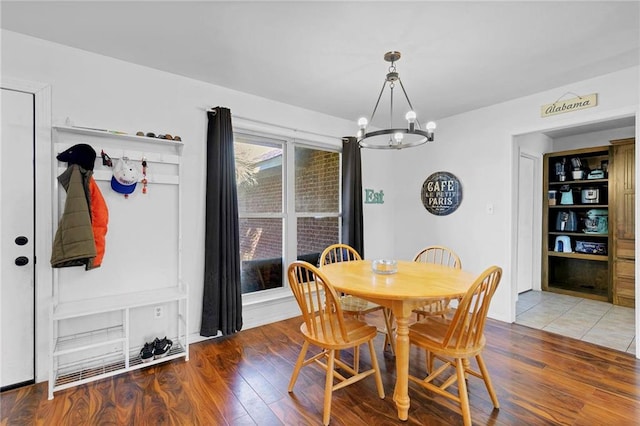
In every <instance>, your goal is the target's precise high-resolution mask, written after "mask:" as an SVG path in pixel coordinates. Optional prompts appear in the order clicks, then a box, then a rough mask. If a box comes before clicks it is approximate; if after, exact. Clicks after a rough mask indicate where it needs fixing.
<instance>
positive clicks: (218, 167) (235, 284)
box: [200, 107, 242, 336]
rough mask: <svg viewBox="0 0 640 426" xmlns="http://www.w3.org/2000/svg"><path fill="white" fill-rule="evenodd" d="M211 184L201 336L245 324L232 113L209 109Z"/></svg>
mask: <svg viewBox="0 0 640 426" xmlns="http://www.w3.org/2000/svg"><path fill="white" fill-rule="evenodd" d="M207 116H208V119H209V124H208V131H207V154H206V155H207V181H206V182H207V183H206V185H207V186H206V217H205V247H204V255H205V258H204V294H203V300H202V322H201V325H200V335H202V336H215V335H217V334H218V331H221V332H222V334H223V335H227V334H232V333H235V332H237V331H239V330H240V329H241V328H242V294H241V287H240V243H239V241H240V238H239V228H238V194H237V189H236V174H235V157H234V149H233V129H232V126H231V111H230V110H229V109H227V108H221V107H217V108H214V109H213V111H210V112H208V113H207Z"/></svg>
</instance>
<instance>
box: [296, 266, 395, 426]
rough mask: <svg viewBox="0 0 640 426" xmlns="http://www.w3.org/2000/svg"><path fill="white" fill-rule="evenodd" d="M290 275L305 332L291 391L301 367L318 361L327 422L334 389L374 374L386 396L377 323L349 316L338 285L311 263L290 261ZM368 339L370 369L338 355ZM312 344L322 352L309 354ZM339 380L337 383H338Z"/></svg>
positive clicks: (379, 392)
mask: <svg viewBox="0 0 640 426" xmlns="http://www.w3.org/2000/svg"><path fill="white" fill-rule="evenodd" d="M287 276H288V279H289V285H290V287H291V290H292V291H293V294H294V296H295V298H296V301H297V302H298V306H300V310H301V311H302V318H303V323H302V325H301V326H300V331H301V332H302V335H303V336H304V343H303V345H302V349H301V350H300V355H298V359H297V361H296V365H295V366H294V369H293V373H292V375H291V380H290V381H289V392H293V387H294V385H295V383H296V380H297V379H298V374H299V373H300V369H301V368H302V367H304V366H307V365H309V364H311V363H316V364H318V365H320V366H321V367H322V368H323V369H325V371H326V379H325V388H324V408H323V417H322V421H323V424H325V425H328V424H329V419H330V416H331V397H332V394H333V391H334V390H338V389H341V388H343V387H345V386H348V385H351V384H353V383H355V382H358V381H360V380H362V379H364V378H365V377H368V376H370V375H374V377H375V381H376V388H377V390H378V396H379V397H380V398H381V399H383V398H384V388H383V387H382V376H381V375H380V367H379V366H378V359H377V358H376V351H375V349H374V346H373V340H374V339H375V337H376V335H377V333H378V330H377V329H376V327H374V326H372V325H368V324H367V323H365V322H364V321H361V320H359V319H358V318H356V317H345V316H344V315H343V312H342V308H341V306H340V298H339V296H338V294H337V293H336V291H335V289H334V288H333V286H332V285H331V283H330V282H329V280H328V279H327V278H326V277H325V276H324V275H323V274H322V272H321V271H320V270H319V269H318V268H316V267H315V266H313V265H311V264H310V263H308V262H304V261H295V262H293V263H292V264H291V265H289V268H288V271H287ZM364 343H367V345H368V346H369V354H370V356H371V368H370V369H368V370H366V371H362V372H360V369H359V365H355V361H354V365H353V366H350V365H348V364H346V363H345V362H343V361H342V360H340V359H339V358H337V356H336V353H339V351H340V350H343V349H349V348H357V347H359V346H360V345H362V344H364ZM309 345H315V346H317V347H319V348H320V349H321V352H320V353H318V354H316V355H312V356H310V357H309V358H305V357H306V354H307V350H308V349H309ZM358 363H359V360H358ZM336 368H340V369H341V370H340V372H338V371H336ZM345 372H346V373H348V374H345ZM345 376H349V377H345ZM336 380H337V383H336V384H334V381H336Z"/></svg>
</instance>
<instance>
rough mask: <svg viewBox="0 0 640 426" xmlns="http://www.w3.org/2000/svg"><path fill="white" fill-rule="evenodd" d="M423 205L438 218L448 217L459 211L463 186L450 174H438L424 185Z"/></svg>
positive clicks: (429, 178)
mask: <svg viewBox="0 0 640 426" xmlns="http://www.w3.org/2000/svg"><path fill="white" fill-rule="evenodd" d="M421 198H422V204H424V207H425V208H426V209H427V211H428V212H429V213H431V214H434V215H436V216H446V215H448V214H451V213H453V212H454V211H456V210H457V208H458V206H460V203H461V202H462V185H460V181H459V180H458V178H457V177H455V176H454V175H452V174H451V173H448V172H436V173H433V174H432V175H431V176H429V177H428V178H427V179H426V180H425V181H424V183H423V184H422V191H421Z"/></svg>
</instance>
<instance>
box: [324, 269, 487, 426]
mask: <svg viewBox="0 0 640 426" xmlns="http://www.w3.org/2000/svg"><path fill="white" fill-rule="evenodd" d="M397 265H398V268H397V272H395V273H392V274H381V273H377V272H374V271H373V270H372V268H371V266H372V262H371V261H370V260H359V261H351V262H337V263H332V264H329V265H324V266H322V268H321V271H322V272H323V273H324V274H325V276H326V277H327V278H328V279H329V281H330V282H331V284H332V285H333V286H334V288H335V289H336V290H337V291H340V292H343V293H347V294H352V295H354V296H358V297H361V298H363V299H366V300H369V301H371V302H374V303H377V304H379V305H382V306H384V307H386V308H389V309H391V311H392V312H393V315H394V316H395V319H396V323H397V325H396V344H395V346H396V352H395V355H396V385H395V389H394V393H393V400H394V401H395V403H396V407H397V409H398V418H399V419H400V420H407V418H408V415H409V407H410V399H409V319H410V317H411V313H412V310H413V309H415V308H418V307H420V306H423V305H425V302H426V301H427V300H429V299H444V298H456V297H460V296H463V295H464V294H465V293H466V292H467V290H468V289H469V287H471V284H473V282H474V280H475V278H476V277H475V275H473V274H471V273H469V272H466V271H463V270H460V269H455V268H450V267H447V266H443V265H438V264H433V263H423V262H412V261H398V262H397Z"/></svg>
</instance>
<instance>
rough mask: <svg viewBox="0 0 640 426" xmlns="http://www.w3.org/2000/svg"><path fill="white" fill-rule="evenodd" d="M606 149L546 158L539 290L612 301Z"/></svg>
mask: <svg viewBox="0 0 640 426" xmlns="http://www.w3.org/2000/svg"><path fill="white" fill-rule="evenodd" d="M609 159H610V150H609V147H608V146H604V147H594V148H584V149H578V150H571V151H562V152H555V153H549V154H545V156H544V173H543V176H544V182H543V187H544V188H545V192H544V200H543V220H542V232H543V236H542V238H543V241H542V289H543V290H547V291H553V292H557V293H565V294H572V295H576V296H581V297H587V298H592V299H597V300H605V301H610V300H611V299H612V288H611V285H610V281H611V269H610V264H611V262H610V261H611V254H610V246H611V244H610V243H611V232H610V227H609V226H608V215H609V176H608V173H607V171H608V170H609Z"/></svg>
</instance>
